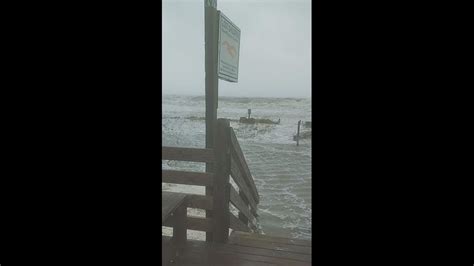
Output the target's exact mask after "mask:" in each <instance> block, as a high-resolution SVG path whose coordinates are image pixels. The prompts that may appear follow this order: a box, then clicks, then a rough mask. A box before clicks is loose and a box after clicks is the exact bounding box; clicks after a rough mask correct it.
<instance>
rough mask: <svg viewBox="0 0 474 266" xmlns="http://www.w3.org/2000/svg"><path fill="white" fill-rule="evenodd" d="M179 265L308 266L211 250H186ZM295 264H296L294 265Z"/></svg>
mask: <svg viewBox="0 0 474 266" xmlns="http://www.w3.org/2000/svg"><path fill="white" fill-rule="evenodd" d="M177 262H178V263H179V265H183V266H187V265H193V266H209V265H211V266H222V265H225V266H272V265H292V266H296V265H298V266H299V265H305V266H306V265H309V264H308V263H306V264H301V262H296V261H289V260H281V259H274V258H269V257H263V256H255V255H247V254H238V253H233V252H231V251H215V250H213V249H212V248H198V249H190V250H187V251H186V253H185V254H184V255H183V256H181V257H180V258H179V260H178V261H177ZM295 262H296V263H295Z"/></svg>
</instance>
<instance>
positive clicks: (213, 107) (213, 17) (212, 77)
mask: <svg viewBox="0 0 474 266" xmlns="http://www.w3.org/2000/svg"><path fill="white" fill-rule="evenodd" d="M216 8H217V0H204V42H205V72H206V78H205V80H206V148H208V149H212V148H213V147H214V138H215V135H216V133H215V131H216V123H217V97H218V95H217V93H218V91H217V90H218V85H219V82H218V79H217V51H218V49H217V48H218V45H217V42H218V38H217V35H218V25H217V19H218V16H217V9H216ZM213 168H214V166H213V165H212V164H210V163H207V164H206V172H214V171H215V170H214V169H213ZM212 191H213V189H212V187H206V196H212ZM206 217H207V218H212V211H208V210H206ZM206 241H207V242H210V241H212V233H206Z"/></svg>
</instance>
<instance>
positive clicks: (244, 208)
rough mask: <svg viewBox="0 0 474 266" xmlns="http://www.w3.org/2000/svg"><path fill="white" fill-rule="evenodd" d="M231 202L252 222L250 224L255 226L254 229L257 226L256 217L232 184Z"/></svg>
mask: <svg viewBox="0 0 474 266" xmlns="http://www.w3.org/2000/svg"><path fill="white" fill-rule="evenodd" d="M230 202H232V203H233V204H234V206H235V207H236V208H237V209H238V210H239V211H240V212H241V213H242V214H244V215H245V216H246V218H247V220H248V221H249V222H250V224H251V225H252V226H253V227H254V229H256V228H257V226H256V224H255V217H253V215H252V214H251V213H250V211H249V209H248V207H247V205H246V204H245V203H244V202H243V201H242V199H241V198H240V196H239V194H238V193H237V191H235V189H234V187H232V186H230Z"/></svg>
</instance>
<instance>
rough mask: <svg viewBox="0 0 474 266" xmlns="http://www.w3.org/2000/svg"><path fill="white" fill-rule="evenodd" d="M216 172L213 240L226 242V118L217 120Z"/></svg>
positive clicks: (227, 123)
mask: <svg viewBox="0 0 474 266" xmlns="http://www.w3.org/2000/svg"><path fill="white" fill-rule="evenodd" d="M216 133H217V134H216V143H215V144H216V145H215V148H214V151H215V154H216V160H217V163H216V172H215V175H214V189H213V219H212V220H213V221H214V227H213V236H212V237H213V242H218V243H226V242H227V240H228V238H229V226H230V220H229V219H230V218H229V214H230V212H229V201H230V183H229V175H230V123H229V120H227V119H222V118H220V119H218V120H217V132H216Z"/></svg>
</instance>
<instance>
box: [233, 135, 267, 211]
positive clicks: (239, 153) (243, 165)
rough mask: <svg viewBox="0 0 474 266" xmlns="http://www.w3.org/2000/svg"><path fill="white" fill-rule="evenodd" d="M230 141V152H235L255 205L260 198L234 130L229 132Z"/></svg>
mask: <svg viewBox="0 0 474 266" xmlns="http://www.w3.org/2000/svg"><path fill="white" fill-rule="evenodd" d="M230 139H231V143H232V147H233V149H231V150H232V151H234V152H235V154H236V156H237V158H238V162H239V167H240V169H241V170H242V171H243V173H244V175H243V176H244V177H245V178H244V180H245V182H246V183H247V185H248V186H249V187H250V190H251V191H252V196H253V197H254V199H255V201H256V202H257V203H259V202H260V196H259V195H258V191H257V187H256V186H255V183H254V181H253V177H252V175H251V174H250V169H249V167H248V165H247V162H246V161H245V156H244V153H243V152H242V149H241V148H240V144H239V141H238V140H237V137H236V136H235V133H234V130H233V129H231V130H230Z"/></svg>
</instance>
